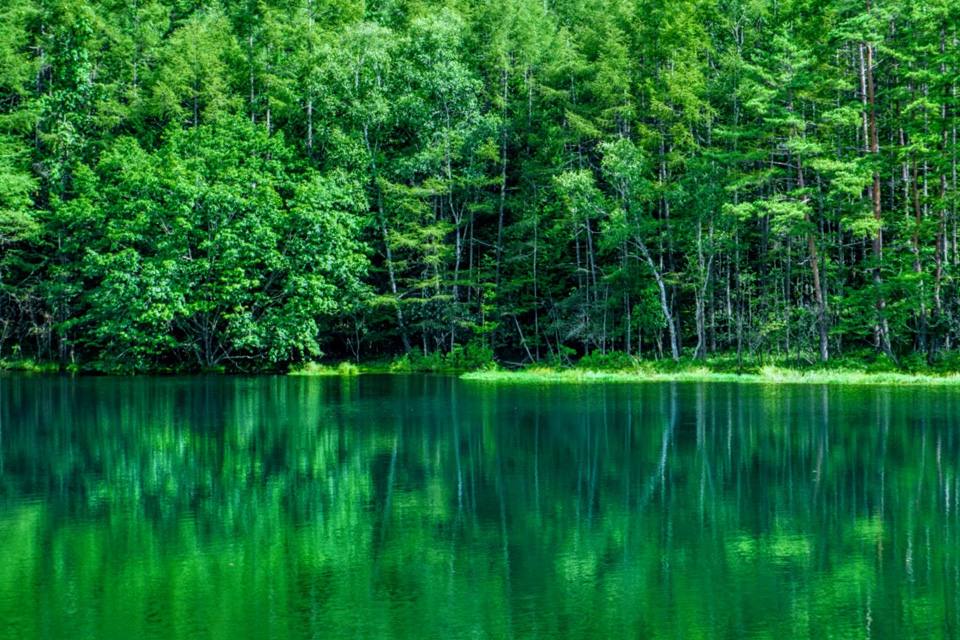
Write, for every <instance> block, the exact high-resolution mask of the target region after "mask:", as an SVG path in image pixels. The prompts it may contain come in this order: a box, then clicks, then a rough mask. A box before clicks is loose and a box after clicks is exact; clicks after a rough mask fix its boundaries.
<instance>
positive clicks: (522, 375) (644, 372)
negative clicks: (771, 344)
mask: <svg viewBox="0 0 960 640" xmlns="http://www.w3.org/2000/svg"><path fill="white" fill-rule="evenodd" d="M461 378H462V379H464V380H476V381H480V382H496V383H501V382H502V383H523V384H543V383H554V382H559V383H564V382H565V383H592V382H742V383H759V384H837V385H839V384H848V385H877V384H891V385H960V374H957V373H945V374H942V375H936V374H911V373H892V372H881V373H870V372H866V371H856V370H842V369H838V370H826V371H823V370H820V371H818V370H808V371H804V370H797V369H787V368H782V367H775V366H764V367H761V368H759V369H758V370H756V372H752V373H743V374H737V373H735V372H716V371H711V370H710V369H708V368H707V367H691V368H689V369H680V370H675V371H657V370H655V369H653V368H652V367H647V368H638V369H637V370H632V371H592V370H584V369H559V370H558V369H551V368H548V367H531V368H528V369H524V370H521V371H476V372H472V373H466V374H464V375H463V376H461Z"/></svg>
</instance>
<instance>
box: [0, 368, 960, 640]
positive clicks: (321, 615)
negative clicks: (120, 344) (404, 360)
mask: <svg viewBox="0 0 960 640" xmlns="http://www.w3.org/2000/svg"><path fill="white" fill-rule="evenodd" d="M958 454H960V390H951V389H919V388H902V389H897V388H838V387H835V388H825V387H817V386H792V387H791V386H783V387H773V386H770V387H768V386H759V385H748V386H736V385H724V384H636V385H626V384H616V385H607V386H603V385H595V386H562V385H555V386H543V387H536V386H530V387H527V386H523V387H515V386H485V385H483V384H481V383H469V382H462V381H459V380H457V379H454V378H448V377H428V376H409V377H399V376H398V377H377V376H370V377H361V378H359V379H349V380H340V379H302V378H301V379H298V378H283V377H259V378H231V377H215V378H161V379H151V378H134V379H95V378H78V379H71V378H45V377H0V640H8V639H9V640H24V639H27V640H29V639H32V638H50V639H57V640H60V639H71V640H73V639H83V638H91V639H97V640H110V639H113V638H117V639H120V638H123V639H138V638H158V639H159V638H163V639H178V638H218V639H219V638H223V639H231V640H233V639H237V640H243V639H246V638H278V639H283V638H438V639H440V638H443V639H447V638H518V639H519V638H556V639H561V638H562V639H564V640H569V639H572V638H678V639H687V638H698V637H703V638H775V639H777V640H785V639H787V638H816V639H820V638H891V639H894V638H895V639H898V640H900V639H906V638H941V637H943V638H948V637H949V638H955V637H958V636H960V474H958V464H960V456H958Z"/></svg>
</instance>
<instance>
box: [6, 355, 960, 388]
mask: <svg viewBox="0 0 960 640" xmlns="http://www.w3.org/2000/svg"><path fill="white" fill-rule="evenodd" d="M22 364H23V363H21V362H9V361H8V362H0V374H6V375H9V374H23V375H70V376H84V377H103V376H105V377H128V376H144V375H146V376H171V375H173V376H200V375H245V376H262V375H281V376H291V377H336V378H354V377H358V376H367V375H397V376H406V375H447V376H456V377H458V378H459V379H461V380H465V381H469V382H477V383H483V384H510V385H532V384H601V383H633V384H636V383H647V382H722V383H739V384H768V385H784V384H816V385H861V386H864V385H900V386H939V387H949V386H960V372H956V371H949V370H947V371H944V372H942V373H940V372H929V373H927V372H914V373H911V372H908V371H889V370H886V371H869V370H867V369H861V368H857V367H856V366H855V365H854V366H853V367H851V366H849V365H848V366H847V367H842V366H841V367H838V368H836V369H829V368H828V369H796V368H790V367H781V366H774V365H768V366H764V367H759V368H756V367H751V368H748V369H747V370H746V371H744V372H742V373H737V372H735V371H730V370H726V371H724V370H720V371H717V370H713V369H711V368H710V366H709V363H707V364H705V365H699V366H697V365H693V364H692V363H690V364H689V365H687V366H683V365H681V366H680V367H679V368H677V369H676V370H669V369H667V368H666V367H665V368H663V369H661V368H658V367H657V365H656V364H653V363H651V364H648V365H646V366H643V365H641V366H639V367H637V368H631V369H609V370H607V369H591V368H588V367H584V368H578V367H562V368H552V367H545V366H531V367H529V368H527V369H502V368H489V369H476V370H465V369H452V368H451V369H446V368H444V369H433V370H430V369H424V370H417V369H409V368H397V367H392V366H390V364H389V363H385V362H377V361H374V362H370V363H360V364H354V363H352V362H340V363H331V364H329V365H320V364H316V363H311V364H309V365H306V366H301V367H297V368H291V369H290V370H288V371H283V370H274V371H251V372H243V371H225V370H217V371H169V370H167V371H164V370H156V371H142V372H104V371H84V370H83V369H80V368H71V369H68V370H66V371H60V370H59V369H58V367H57V366H56V365H52V364H49V363H40V364H35V363H29V364H30V365H32V366H18V365H22ZM670 366H673V365H667V367H670Z"/></svg>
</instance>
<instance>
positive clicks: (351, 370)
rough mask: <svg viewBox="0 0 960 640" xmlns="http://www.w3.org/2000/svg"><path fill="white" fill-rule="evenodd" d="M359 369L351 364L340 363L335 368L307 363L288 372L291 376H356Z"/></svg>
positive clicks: (359, 371) (358, 373)
mask: <svg viewBox="0 0 960 640" xmlns="http://www.w3.org/2000/svg"><path fill="white" fill-rule="evenodd" d="M360 373H361V370H360V367H358V366H357V365H355V364H353V363H352V362H341V363H340V364H338V365H337V366H335V367H334V366H332V365H324V364H319V363H316V362H307V363H306V364H303V365H301V366H299V367H297V368H295V369H291V370H290V375H291V376H316V377H322V376H344V377H350V376H358V375H360Z"/></svg>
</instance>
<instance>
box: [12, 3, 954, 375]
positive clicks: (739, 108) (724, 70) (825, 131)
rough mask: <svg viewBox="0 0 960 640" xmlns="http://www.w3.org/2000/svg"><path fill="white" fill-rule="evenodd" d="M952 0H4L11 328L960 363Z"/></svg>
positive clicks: (107, 351)
mask: <svg viewBox="0 0 960 640" xmlns="http://www.w3.org/2000/svg"><path fill="white" fill-rule="evenodd" d="M958 26H960V2H958V1H957V0H914V1H912V2H906V1H905V0H856V1H851V0H822V1H814V0H672V1H670V2H665V1H663V0H660V1H653V0H592V1H589V2H588V1H585V0H445V1H444V0H368V1H366V2H365V1H364V0H243V1H237V2H218V1H216V0H210V1H207V2H196V1H193V0H98V1H93V0H3V2H2V5H0V358H2V359H4V360H5V361H7V362H13V361H18V360H27V359H29V360H31V361H35V362H48V363H56V364H57V365H59V366H61V367H75V368H83V369H86V370H98V371H117V372H123V371H125V372H138V371H158V370H177V371H188V370H217V369H225V370H241V371H252V370H266V369H272V370H277V369H281V368H284V367H289V366H291V365H297V364H299V363H304V362H311V361H316V360H318V359H320V358H321V357H322V356H324V355H325V356H326V357H330V358H335V359H341V360H346V359H349V360H353V361H370V360H389V359H391V358H405V359H407V361H410V360H414V361H418V360H419V361H425V360H429V359H430V358H434V360H432V361H433V362H438V361H444V362H448V363H460V364H465V365H470V364H476V363H481V362H488V361H494V360H495V361H498V362H501V363H506V364H526V363H533V362H545V363H559V364H563V363H569V362H571V361H575V360H576V359H578V358H581V357H584V356H586V357H590V358H594V359H595V360H596V361H600V360H602V359H603V358H608V359H615V358H616V357H622V356H624V355H629V356H630V357H633V358H641V359H644V360H662V361H664V362H667V363H670V362H675V361H697V360H708V359H710V358H729V359H736V360H737V361H738V362H742V361H744V360H748V361H749V362H763V361H764V360H765V359H767V360H772V359H780V360H781V361H784V362H790V363H794V364H796V365H797V366H808V365H811V366H812V365H815V364H816V363H819V362H828V361H830V362H834V361H837V360H841V359H854V360H856V359H861V360H870V361H876V360H878V359H880V360H883V361H886V362H889V363H892V364H893V365H894V366H904V367H907V366H921V365H922V366H931V365H933V366H944V367H953V368H957V367H960V357H958V356H957V353H956V350H957V346H958V341H960V297H958V281H957V276H958V275H960V255H958V253H960V246H958V241H960V238H958V210H957V204H958V191H957V187H958V183H957V154H958V146H957V124H958V123H957V118H958V101H960V95H958V83H960V42H958V35H960V34H958Z"/></svg>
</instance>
